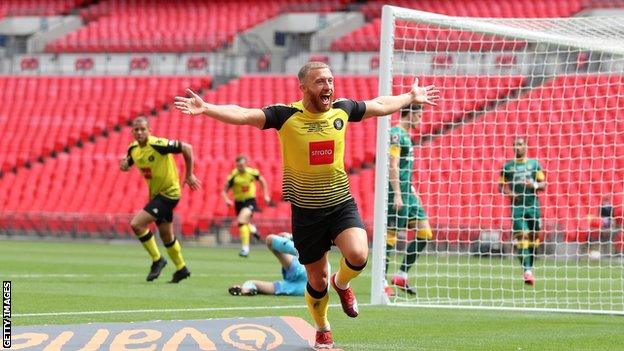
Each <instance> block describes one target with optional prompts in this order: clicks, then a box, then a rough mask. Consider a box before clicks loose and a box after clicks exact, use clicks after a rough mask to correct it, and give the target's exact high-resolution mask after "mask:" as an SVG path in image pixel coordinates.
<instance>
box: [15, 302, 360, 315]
mask: <svg viewBox="0 0 624 351" xmlns="http://www.w3.org/2000/svg"><path fill="white" fill-rule="evenodd" d="M359 305H360V306H367V305H369V304H359ZM329 306H330V307H340V304H330V305H329ZM289 308H307V306H306V305H282V306H249V307H198V308H163V309H143V310H111V311H73V312H42V313H14V314H13V317H49V316H88V315H102V314H135V313H169V312H220V311H254V310H274V309H280V310H282V309H289Z"/></svg>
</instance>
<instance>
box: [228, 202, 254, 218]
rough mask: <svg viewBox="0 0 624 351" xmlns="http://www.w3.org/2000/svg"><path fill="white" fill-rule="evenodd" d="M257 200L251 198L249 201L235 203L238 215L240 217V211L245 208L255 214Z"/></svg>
mask: <svg viewBox="0 0 624 351" xmlns="http://www.w3.org/2000/svg"><path fill="white" fill-rule="evenodd" d="M256 206H257V205H256V198H251V199H247V200H243V201H236V202H234V208H235V209H236V215H237V216H238V214H239V213H240V211H241V210H242V209H243V208H245V207H248V208H249V209H250V210H251V213H253V211H255V210H256Z"/></svg>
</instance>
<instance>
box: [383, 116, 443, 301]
mask: <svg viewBox="0 0 624 351" xmlns="http://www.w3.org/2000/svg"><path fill="white" fill-rule="evenodd" d="M422 112H423V106H422V105H418V104H412V105H409V106H405V107H404V108H403V109H402V110H401V117H400V120H399V123H398V124H397V125H396V126H394V127H392V129H390V170H389V175H390V176H389V182H390V185H389V192H388V232H387V236H386V271H387V270H388V257H387V255H388V254H389V253H390V251H392V250H394V247H395V246H396V243H397V233H398V232H399V231H407V230H408V229H415V230H416V240H412V241H410V242H409V243H408V244H407V248H406V253H405V256H404V257H403V263H402V265H401V267H400V268H399V270H398V271H397V272H396V273H395V274H394V275H393V276H392V284H394V285H395V286H397V287H399V288H400V289H402V290H405V291H407V292H408V293H410V294H413V293H414V291H413V290H412V289H411V288H410V286H409V285H408V283H407V272H408V271H409V269H410V267H411V266H412V265H413V264H414V262H416V258H417V257H418V253H420V252H421V251H422V250H424V248H425V246H426V245H427V240H430V239H431V238H432V237H433V234H432V232H431V226H430V225H429V220H428V218H427V214H426V213H425V209H424V208H423V206H422V203H421V202H420V198H419V197H418V195H416V191H415V190H414V186H413V185H412V172H413V163H414V150H413V148H414V145H413V143H412V139H411V136H410V133H409V131H410V130H412V129H414V128H416V127H418V124H419V123H420V119H421V118H422ZM384 285H385V286H386V287H385V291H386V294H388V295H390V296H391V295H393V294H394V291H393V290H392V289H391V288H390V287H388V286H387V284H384Z"/></svg>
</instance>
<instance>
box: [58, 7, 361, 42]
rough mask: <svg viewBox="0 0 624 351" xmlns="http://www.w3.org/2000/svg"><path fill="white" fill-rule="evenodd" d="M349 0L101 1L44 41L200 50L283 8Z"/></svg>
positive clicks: (275, 13) (288, 10)
mask: <svg viewBox="0 0 624 351" xmlns="http://www.w3.org/2000/svg"><path fill="white" fill-rule="evenodd" d="M348 2H350V1H349V0H318V1H303V2H299V3H297V4H293V3H292V2H290V1H287V0H269V1H261V2H257V1H253V0H236V1H227V0H218V1H195V2H193V3H192V4H189V3H188V2H181V1H168V0H154V1H141V0H135V1H122V0H105V1H101V2H98V3H97V4H95V5H93V6H90V7H88V8H87V9H85V10H83V11H82V12H81V15H82V17H83V19H84V20H85V21H87V22H88V24H87V26H85V27H83V28H81V29H79V30H78V31H76V32H72V33H70V34H68V35H67V36H65V37H63V38H61V39H59V40H57V41H55V42H53V43H51V44H49V45H48V46H47V50H46V51H48V52H51V53H59V52H64V53H67V52H109V53H115V52H202V51H212V50H215V49H217V48H221V47H222V46H224V45H226V44H228V43H231V41H232V39H233V37H234V35H235V34H236V33H239V32H242V31H244V30H247V29H249V28H251V27H253V26H255V25H257V24H259V23H261V22H263V21H265V20H267V19H269V18H271V17H274V16H276V15H278V14H279V13H282V12H293V11H309V10H314V11H317V12H318V11H324V12H327V11H335V10H337V9H340V8H343V7H344V6H345V5H346V4H347V3H348Z"/></svg>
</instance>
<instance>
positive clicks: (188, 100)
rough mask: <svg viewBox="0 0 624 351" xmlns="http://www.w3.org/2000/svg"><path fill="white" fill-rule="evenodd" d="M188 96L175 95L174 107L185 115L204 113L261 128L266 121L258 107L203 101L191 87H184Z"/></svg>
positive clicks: (228, 122)
mask: <svg viewBox="0 0 624 351" xmlns="http://www.w3.org/2000/svg"><path fill="white" fill-rule="evenodd" d="M186 92H187V94H188V95H190V97H183V96H176V97H175V103H174V105H175V107H176V108H177V109H178V110H180V111H182V113H184V114H187V115H199V114H204V115H206V116H209V117H212V118H214V119H216V120H218V121H221V122H223V123H227V124H235V125H248V126H254V127H256V128H259V129H262V127H264V123H265V121H266V117H265V115H264V112H263V111H262V110H261V109H259V108H244V107H240V106H238V105H214V104H210V103H207V102H205V101H204V100H203V99H202V98H201V97H200V96H199V95H197V94H195V93H194V92H193V91H192V90H191V89H186Z"/></svg>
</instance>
